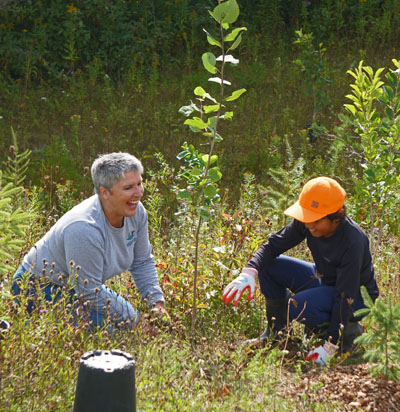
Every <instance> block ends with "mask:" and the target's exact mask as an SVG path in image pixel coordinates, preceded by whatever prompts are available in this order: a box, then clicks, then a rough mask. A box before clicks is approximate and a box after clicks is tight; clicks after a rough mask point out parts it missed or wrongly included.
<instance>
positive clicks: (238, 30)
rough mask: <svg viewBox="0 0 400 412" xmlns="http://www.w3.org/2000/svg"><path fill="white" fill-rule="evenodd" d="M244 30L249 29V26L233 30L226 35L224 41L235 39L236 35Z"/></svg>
mask: <svg viewBox="0 0 400 412" xmlns="http://www.w3.org/2000/svg"><path fill="white" fill-rule="evenodd" d="M243 30H247V27H238V28H236V29H234V30H232V31H231V32H230V33H229V34H227V35H226V36H225V37H224V41H225V42H230V41H234V40H235V39H236V37H237V36H238V34H239V33H240V32H241V31H243Z"/></svg>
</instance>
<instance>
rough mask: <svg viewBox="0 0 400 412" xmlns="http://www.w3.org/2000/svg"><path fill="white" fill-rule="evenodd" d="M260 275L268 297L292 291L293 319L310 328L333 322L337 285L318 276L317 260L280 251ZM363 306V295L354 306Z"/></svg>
mask: <svg viewBox="0 0 400 412" xmlns="http://www.w3.org/2000/svg"><path fill="white" fill-rule="evenodd" d="M258 279H259V282H260V288H261V292H262V294H263V295H264V296H265V297H266V298H270V299H280V298H285V297H286V296H287V295H288V294H289V293H292V296H291V300H290V305H289V318H290V320H297V321H299V322H301V323H304V324H305V325H306V326H308V327H309V328H317V327H320V326H321V325H324V324H327V323H328V322H329V320H330V318H331V312H332V307H333V303H334V299H335V294H336V288H335V287H334V286H326V285H324V284H322V282H321V279H319V278H318V276H316V273H315V265H314V264H313V263H309V262H305V261H303V260H300V259H295V258H292V257H289V256H284V255H280V256H278V257H277V258H275V259H274V260H273V261H272V262H271V263H270V264H269V265H268V267H266V268H263V269H262V270H261V271H260V272H259V273H258ZM293 301H294V302H293ZM363 307H364V303H363V301H362V297H361V296H359V297H358V298H357V299H356V301H355V302H354V304H353V309H354V310H358V309H361V308H363ZM352 320H355V319H354V318H353V319H352Z"/></svg>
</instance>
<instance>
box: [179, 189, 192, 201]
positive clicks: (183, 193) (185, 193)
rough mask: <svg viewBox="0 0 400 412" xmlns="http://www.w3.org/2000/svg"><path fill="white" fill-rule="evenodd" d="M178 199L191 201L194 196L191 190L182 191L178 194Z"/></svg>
mask: <svg viewBox="0 0 400 412" xmlns="http://www.w3.org/2000/svg"><path fill="white" fill-rule="evenodd" d="M176 197H177V198H178V199H190V198H191V197H192V195H191V194H190V192H189V190H186V189H180V190H179V192H178V193H177V195H176Z"/></svg>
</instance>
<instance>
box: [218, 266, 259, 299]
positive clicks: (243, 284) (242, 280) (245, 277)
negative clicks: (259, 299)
mask: <svg viewBox="0 0 400 412" xmlns="http://www.w3.org/2000/svg"><path fill="white" fill-rule="evenodd" d="M255 277H256V275H255V274H253V273H251V274H250V273H244V272H242V273H241V274H240V275H239V276H238V277H237V278H236V279H235V280H233V281H232V282H231V283H229V285H228V286H227V287H226V288H225V289H224V292H223V293H222V301H223V302H224V303H226V304H228V303H229V302H230V301H231V300H232V299H233V297H235V296H236V297H235V300H234V301H233V306H236V305H237V304H238V302H239V299H240V298H241V297H242V295H243V292H244V291H245V290H246V289H248V291H249V296H248V298H247V300H248V301H250V300H252V299H253V297H254V291H255V289H256V286H255V284H256V282H255Z"/></svg>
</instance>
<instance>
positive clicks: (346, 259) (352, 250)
mask: <svg viewBox="0 0 400 412" xmlns="http://www.w3.org/2000/svg"><path fill="white" fill-rule="evenodd" d="M364 247H365V246H364V242H362V241H357V239H354V240H353V241H352V242H351V244H349V246H348V247H347V248H346V250H345V251H344V253H343V256H342V259H341V264H340V266H338V267H337V269H336V286H335V287H336V291H335V299H334V303H333V307H332V313H331V319H330V324H329V327H328V331H327V334H328V337H331V338H332V343H335V344H336V343H337V341H338V339H339V330H340V325H341V324H342V325H343V326H346V325H347V323H348V321H349V319H350V317H351V316H352V314H353V303H354V302H355V300H356V299H357V297H358V294H359V290H360V273H361V268H362V264H363V255H364Z"/></svg>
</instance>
